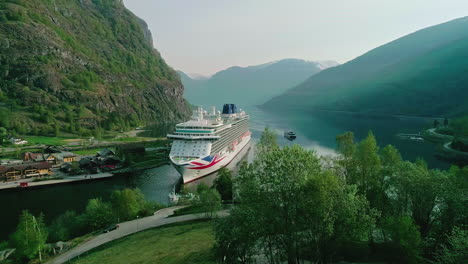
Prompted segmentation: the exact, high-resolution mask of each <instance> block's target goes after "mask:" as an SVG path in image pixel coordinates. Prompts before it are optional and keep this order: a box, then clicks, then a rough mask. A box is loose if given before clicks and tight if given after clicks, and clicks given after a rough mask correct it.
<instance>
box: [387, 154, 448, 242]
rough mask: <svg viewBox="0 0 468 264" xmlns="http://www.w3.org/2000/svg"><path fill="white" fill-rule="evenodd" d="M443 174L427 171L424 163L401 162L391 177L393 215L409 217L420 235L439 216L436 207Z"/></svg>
mask: <svg viewBox="0 0 468 264" xmlns="http://www.w3.org/2000/svg"><path fill="white" fill-rule="evenodd" d="M445 178H446V175H445V173H443V172H441V171H433V170H429V169H428V168H427V166H426V164H425V163H422V162H419V164H418V163H411V162H408V161H406V162H401V163H400V164H399V166H398V168H397V169H396V171H395V174H394V175H393V176H392V179H391V188H390V189H391V190H392V193H390V194H389V196H390V197H391V198H392V200H393V204H394V208H395V214H396V215H399V216H405V215H406V216H411V217H412V218H413V220H414V222H415V224H416V225H417V226H418V227H419V228H420V232H421V235H422V237H426V236H427V235H428V234H429V231H430V229H431V228H432V226H433V223H434V221H436V220H437V217H438V216H439V215H440V214H439V213H438V209H437V208H436V205H437V201H438V200H439V199H440V197H441V196H440V195H441V188H440V186H443V181H444V179H445Z"/></svg>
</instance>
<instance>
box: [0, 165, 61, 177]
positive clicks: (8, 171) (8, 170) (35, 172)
mask: <svg viewBox="0 0 468 264" xmlns="http://www.w3.org/2000/svg"><path fill="white" fill-rule="evenodd" d="M52 174H53V172H52V164H50V163H48V162H37V163H23V164H17V165H7V166H0V180H1V181H17V180H20V179H25V178H36V177H43V176H50V175H52Z"/></svg>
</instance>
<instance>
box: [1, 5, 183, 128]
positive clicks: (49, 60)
mask: <svg viewBox="0 0 468 264" xmlns="http://www.w3.org/2000/svg"><path fill="white" fill-rule="evenodd" d="M0 76H1V77H0V115H1V118H0V126H3V127H7V128H8V129H10V130H14V131H16V132H19V133H20V134H24V133H39V134H47V133H50V130H51V129H52V128H54V127H58V129H59V130H63V131H68V132H80V133H81V132H82V131H81V130H83V131H85V132H86V131H87V130H89V129H94V128H96V127H102V128H104V129H115V130H121V129H128V128H130V127H131V126H135V125H137V124H146V123H157V122H167V121H175V120H180V119H182V118H184V117H186V116H188V115H189V112H190V111H189V105H188V103H187V102H186V101H185V100H184V98H183V85H182V83H181V81H180V78H179V76H178V74H177V73H176V72H175V71H174V70H173V69H171V68H170V67H169V66H168V65H167V64H166V63H165V62H164V60H163V59H162V58H161V56H160V54H159V53H158V52H157V51H156V50H155V49H154V48H153V42H152V36H151V32H150V31H149V30H148V27H147V25H146V23H145V22H144V21H143V20H141V19H140V18H138V17H136V16H135V15H134V14H132V13H131V12H130V11H129V10H127V9H126V8H125V6H124V4H123V2H122V1H121V0H54V1H29V0H3V1H2V2H1V3H0ZM55 129H57V128H55Z"/></svg>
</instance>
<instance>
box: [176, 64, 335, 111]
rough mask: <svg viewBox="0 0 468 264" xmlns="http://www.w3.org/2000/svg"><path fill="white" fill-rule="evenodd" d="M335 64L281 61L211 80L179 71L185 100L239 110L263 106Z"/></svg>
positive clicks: (225, 73) (222, 73)
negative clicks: (231, 105)
mask: <svg viewBox="0 0 468 264" xmlns="http://www.w3.org/2000/svg"><path fill="white" fill-rule="evenodd" d="M334 65H337V63H336V62H330V61H327V62H324V64H321V63H319V62H312V61H304V60H299V59H284V60H280V61H275V62H270V63H266V64H262V65H256V66H249V67H237V66H236V67H231V68H228V69H226V70H223V71H220V72H218V73H216V74H215V75H213V76H211V77H210V78H206V79H193V78H191V77H190V76H188V75H187V74H185V73H183V72H179V75H180V76H181V79H182V83H183V84H184V86H185V98H187V99H188V101H189V102H190V103H192V104H195V105H204V106H211V105H221V104H223V103H228V102H231V103H236V104H238V105H240V106H241V107H246V106H252V105H257V104H262V103H264V102H266V101H267V100H269V99H271V98H272V97H273V96H275V95H278V94H281V93H282V92H284V91H286V89H288V88H291V87H293V86H295V85H297V84H299V83H301V82H302V81H304V80H305V79H307V78H308V77H310V76H312V75H314V74H316V73H318V72H320V71H321V70H322V69H325V68H327V67H330V66H334Z"/></svg>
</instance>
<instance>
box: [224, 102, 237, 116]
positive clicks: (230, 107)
mask: <svg viewBox="0 0 468 264" xmlns="http://www.w3.org/2000/svg"><path fill="white" fill-rule="evenodd" d="M236 113H237V106H236V105H235V104H225V105H224V106H223V115H230V114H236Z"/></svg>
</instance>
